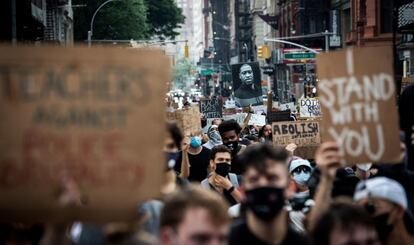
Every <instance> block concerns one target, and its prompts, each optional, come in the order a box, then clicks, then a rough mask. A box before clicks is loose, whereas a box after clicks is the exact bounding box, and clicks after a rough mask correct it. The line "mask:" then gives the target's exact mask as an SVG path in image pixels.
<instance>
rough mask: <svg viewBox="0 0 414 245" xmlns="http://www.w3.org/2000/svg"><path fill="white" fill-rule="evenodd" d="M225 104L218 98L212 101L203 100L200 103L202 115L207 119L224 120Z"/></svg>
mask: <svg viewBox="0 0 414 245" xmlns="http://www.w3.org/2000/svg"><path fill="white" fill-rule="evenodd" d="M222 105H223V103H222V102H221V100H220V99H218V98H213V99H210V100H202V101H201V102H200V108H201V113H203V114H204V116H205V117H206V118H222V117H223V107H222Z"/></svg>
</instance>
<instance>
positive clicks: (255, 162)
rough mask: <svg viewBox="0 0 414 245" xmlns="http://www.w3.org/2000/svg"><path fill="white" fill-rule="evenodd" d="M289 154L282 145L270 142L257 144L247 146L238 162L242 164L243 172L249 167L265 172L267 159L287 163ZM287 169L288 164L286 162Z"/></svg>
mask: <svg viewBox="0 0 414 245" xmlns="http://www.w3.org/2000/svg"><path fill="white" fill-rule="evenodd" d="M288 157H289V154H288V152H287V151H286V149H285V148H283V147H281V146H272V145H270V144H268V143H263V144H255V145H251V146H249V147H247V148H246V150H244V151H243V152H242V153H241V154H240V155H239V156H238V158H237V162H238V164H240V165H241V166H242V173H245V172H246V171H247V169H249V168H254V169H256V170H258V171H259V172H260V173H265V172H266V168H267V160H274V161H276V162H282V163H287V160H288ZM285 166H286V170H287V164H285Z"/></svg>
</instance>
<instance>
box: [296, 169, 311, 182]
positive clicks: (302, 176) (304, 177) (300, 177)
mask: <svg viewBox="0 0 414 245" xmlns="http://www.w3.org/2000/svg"><path fill="white" fill-rule="evenodd" d="M309 178H310V173H305V172H303V171H301V172H300V173H299V174H298V173H295V174H293V179H294V180H295V182H296V183H298V184H300V185H306V183H307V182H308V180H309Z"/></svg>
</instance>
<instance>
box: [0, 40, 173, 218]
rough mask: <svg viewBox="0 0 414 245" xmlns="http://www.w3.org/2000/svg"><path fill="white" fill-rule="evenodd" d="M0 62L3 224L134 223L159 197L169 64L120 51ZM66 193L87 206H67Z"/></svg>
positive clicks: (147, 54) (26, 55) (40, 52)
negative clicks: (75, 191)
mask: <svg viewBox="0 0 414 245" xmlns="http://www.w3.org/2000/svg"><path fill="white" fill-rule="evenodd" d="M0 53H1V55H0V84H1V86H0V116H1V120H0V220H2V221H3V220H9V221H48V222H62V221H73V220H85V221H99V222H105V221H112V220H131V218H132V217H135V216H136V212H137V204H138V203H139V202H141V201H143V200H148V199H152V198H155V197H157V196H159V194H160V189H161V185H162V183H163V178H162V176H163V175H164V168H165V165H164V162H165V160H164V157H163V156H162V154H160V153H159V150H161V149H162V145H163V140H164V132H165V121H164V113H165V112H164V110H165V108H164V103H163V101H162V99H160V98H163V96H165V90H166V85H165V84H164V83H162V82H161V81H165V82H166V81H169V71H168V67H169V61H168V58H167V57H165V56H164V55H162V53H161V52H160V51H149V50H133V51H131V50H129V49H119V48H116V49H108V48H60V47H25V46H19V47H18V48H12V47H0ZM149 132H150V133H149ZM68 189H70V190H72V191H73V189H78V190H79V194H80V196H79V197H80V200H79V201H80V202H81V203H82V204H80V205H73V204H72V205H69V204H68V205H64V203H62V202H63V200H64V198H63V196H62V195H65V190H68ZM66 195H67V194H66Z"/></svg>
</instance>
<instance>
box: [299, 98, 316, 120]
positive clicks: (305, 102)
mask: <svg viewBox="0 0 414 245" xmlns="http://www.w3.org/2000/svg"><path fill="white" fill-rule="evenodd" d="M299 112H300V117H301V118H310V117H320V116H321V103H320V102H319V99H318V98H302V99H300V100H299Z"/></svg>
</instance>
